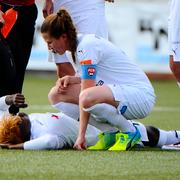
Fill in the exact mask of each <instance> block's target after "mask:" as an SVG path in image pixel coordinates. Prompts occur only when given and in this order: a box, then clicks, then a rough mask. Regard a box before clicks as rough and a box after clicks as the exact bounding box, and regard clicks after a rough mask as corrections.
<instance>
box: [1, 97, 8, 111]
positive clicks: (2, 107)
mask: <svg viewBox="0 0 180 180" xmlns="http://www.w3.org/2000/svg"><path fill="white" fill-rule="evenodd" d="M5 99H6V96H3V97H0V111H1V112H3V111H7V110H8V108H9V105H7V104H6V101H5Z"/></svg>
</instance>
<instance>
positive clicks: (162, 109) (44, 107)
mask: <svg viewBox="0 0 180 180" xmlns="http://www.w3.org/2000/svg"><path fill="white" fill-rule="evenodd" d="M28 109H30V110H38V109H42V110H55V109H54V108H53V107H51V106H50V105H38V104H36V105H31V106H29V107H28ZM153 111H155V112H180V107H167V106H165V107H162V106H156V107H154V108H153Z"/></svg>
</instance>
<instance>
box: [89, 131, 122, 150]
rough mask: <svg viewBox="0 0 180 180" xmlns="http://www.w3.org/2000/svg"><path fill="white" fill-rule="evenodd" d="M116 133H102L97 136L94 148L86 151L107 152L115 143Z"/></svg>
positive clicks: (91, 147)
mask: <svg viewBox="0 0 180 180" xmlns="http://www.w3.org/2000/svg"><path fill="white" fill-rule="evenodd" d="M118 132H119V131H116V132H103V133H100V134H99V135H98V138H99V140H98V142H97V143H96V144H95V145H94V146H90V147H88V150H108V149H109V148H110V147H111V146H112V145H114V143H115V142H116V134H117V133H118Z"/></svg>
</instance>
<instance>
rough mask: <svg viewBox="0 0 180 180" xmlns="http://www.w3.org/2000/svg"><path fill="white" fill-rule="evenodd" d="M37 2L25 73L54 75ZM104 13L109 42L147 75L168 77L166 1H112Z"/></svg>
mask: <svg viewBox="0 0 180 180" xmlns="http://www.w3.org/2000/svg"><path fill="white" fill-rule="evenodd" d="M36 2H37V5H38V9H39V15H38V19H37V21H36V33H35V37H34V44H33V49H32V53H31V58H30V61H29V64H28V69H29V70H46V71H54V70H55V65H54V63H49V62H48V61H47V59H48V53H47V47H46V44H45V43H44V41H43V40H42V37H41V34H40V26H41V23H42V21H43V16H42V7H43V3H44V1H40V0H37V1H36ZM105 9H106V18H107V22H108V29H109V39H110V40H111V41H112V42H113V43H114V44H116V45H117V46H118V47H119V48H121V49H123V50H124V51H125V52H126V54H127V55H128V56H129V57H130V58H131V59H133V60H134V61H136V62H137V63H138V64H139V66H140V67H141V68H142V69H143V70H144V71H145V72H146V73H150V74H152V73H153V74H164V75H166V77H167V74H169V75H170V74H171V73H170V69H169V65H168V43H167V25H168V14H169V12H168V11H169V1H168V0H115V3H106V8H105Z"/></svg>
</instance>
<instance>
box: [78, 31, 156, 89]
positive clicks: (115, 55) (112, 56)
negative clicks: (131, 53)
mask: <svg viewBox="0 0 180 180" xmlns="http://www.w3.org/2000/svg"><path fill="white" fill-rule="evenodd" d="M76 55H77V69H78V71H79V74H80V75H81V67H80V62H81V61H82V60H92V63H93V64H96V65H97V76H96V81H97V84H99V85H102V84H119V85H130V86H135V87H140V86H141V87H144V88H145V87H148V88H150V89H151V88H152V86H151V83H150V82H149V80H148V78H147V76H146V75H145V73H144V72H143V71H142V70H141V69H140V68H139V67H138V66H137V65H136V64H135V63H134V62H132V61H131V60H130V59H129V58H128V57H127V55H126V54H125V53H124V52H123V51H121V50H120V49H118V48H117V47H116V46H114V45H113V44H112V43H111V42H109V41H108V40H106V39H103V38H100V37H97V36H96V35H93V34H88V35H82V36H79V38H78V46H77V51H76ZM152 91H153V88H152Z"/></svg>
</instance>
